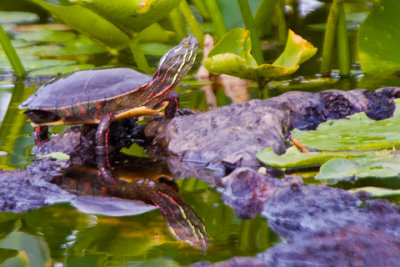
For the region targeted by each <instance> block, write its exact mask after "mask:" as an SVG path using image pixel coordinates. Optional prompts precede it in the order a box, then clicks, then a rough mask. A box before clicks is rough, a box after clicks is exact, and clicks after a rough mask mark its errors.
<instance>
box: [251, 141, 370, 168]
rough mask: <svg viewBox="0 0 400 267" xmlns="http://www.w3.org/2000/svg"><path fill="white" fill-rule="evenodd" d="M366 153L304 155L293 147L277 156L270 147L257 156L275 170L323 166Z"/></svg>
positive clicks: (317, 153)
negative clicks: (334, 159) (335, 160)
mask: <svg viewBox="0 0 400 267" xmlns="http://www.w3.org/2000/svg"><path fill="white" fill-rule="evenodd" d="M365 153H366V152H362V151H355V152H349V151H343V152H308V153H302V152H300V151H299V150H298V149H297V148H296V147H294V146H292V147H290V148H288V149H287V150H286V152H285V154H283V155H277V154H275V152H274V150H273V149H272V148H271V147H268V148H266V149H263V150H260V151H259V152H258V153H257V155H256V156H257V158H258V160H259V161H261V162H262V163H264V164H266V165H268V166H270V167H273V168H306V167H318V166H321V165H322V164H324V163H325V162H327V161H328V160H331V159H333V158H344V159H347V158H354V157H357V156H360V155H363V154H365Z"/></svg>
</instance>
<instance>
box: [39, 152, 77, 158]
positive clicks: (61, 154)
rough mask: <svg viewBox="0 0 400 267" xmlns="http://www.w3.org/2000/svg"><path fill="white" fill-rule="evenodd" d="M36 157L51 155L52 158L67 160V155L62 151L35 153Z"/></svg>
mask: <svg viewBox="0 0 400 267" xmlns="http://www.w3.org/2000/svg"><path fill="white" fill-rule="evenodd" d="M36 156H37V157H51V158H54V159H60V160H68V159H69V155H67V154H65V153H62V152H52V153H50V154H46V155H36Z"/></svg>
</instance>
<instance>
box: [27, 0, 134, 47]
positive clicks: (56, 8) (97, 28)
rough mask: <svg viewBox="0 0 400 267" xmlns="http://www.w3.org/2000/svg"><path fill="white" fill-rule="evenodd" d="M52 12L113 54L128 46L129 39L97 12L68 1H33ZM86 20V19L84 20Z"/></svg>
mask: <svg viewBox="0 0 400 267" xmlns="http://www.w3.org/2000/svg"><path fill="white" fill-rule="evenodd" d="M32 1H33V2H35V3H36V4H38V5H40V6H41V7H43V8H45V9H47V10H48V11H50V12H51V13H52V14H53V15H54V16H56V17H58V18H60V19H61V20H62V21H64V22H65V23H66V24H68V25H70V26H71V27H72V28H75V29H77V30H79V31H80V32H82V33H84V34H85V35H87V36H89V37H90V38H91V39H93V40H95V41H96V42H98V43H100V44H102V45H103V46H105V47H107V48H108V49H109V50H110V51H111V52H112V53H116V49H122V48H125V47H127V46H128V37H127V36H126V34H124V33H123V32H122V31H121V30H120V29H118V28H117V27H116V26H114V25H113V24H112V23H111V22H109V21H107V20H106V19H104V18H103V17H101V16H99V15H98V14H96V13H95V12H93V11H91V10H89V9H87V8H84V7H82V6H79V5H71V4H70V3H68V2H67V1H62V4H61V3H60V1H52V0H32ZM83 18H84V19H83Z"/></svg>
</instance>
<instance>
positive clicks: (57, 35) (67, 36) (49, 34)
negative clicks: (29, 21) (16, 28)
mask: <svg viewBox="0 0 400 267" xmlns="http://www.w3.org/2000/svg"><path fill="white" fill-rule="evenodd" d="M75 37H76V34H75V33H73V32H64V31H48V30H43V31H32V32H21V33H18V34H16V35H15V37H14V38H15V39H17V40H18V39H19V40H24V41H28V42H49V43H63V42H66V41H69V40H71V39H74V38H75Z"/></svg>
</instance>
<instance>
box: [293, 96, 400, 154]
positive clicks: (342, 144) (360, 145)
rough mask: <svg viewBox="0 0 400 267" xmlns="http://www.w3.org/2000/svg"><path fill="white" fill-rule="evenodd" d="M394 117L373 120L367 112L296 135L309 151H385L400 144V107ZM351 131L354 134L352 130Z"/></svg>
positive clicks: (295, 132) (328, 122)
mask: <svg viewBox="0 0 400 267" xmlns="http://www.w3.org/2000/svg"><path fill="white" fill-rule="evenodd" d="M396 102H397V105H396V110H395V113H394V115H393V117H391V118H388V119H385V120H380V121H376V120H372V119H370V118H368V117H367V115H366V114H365V113H363V112H361V113H357V114H354V115H351V116H348V117H347V118H346V119H341V120H329V121H326V122H324V123H321V124H320V125H319V126H318V128H317V129H316V130H313V131H301V130H298V129H294V130H293V131H292V135H293V136H294V137H295V138H296V139H297V140H299V141H300V142H301V143H302V144H303V145H305V146H306V147H308V148H315V149H319V150H325V151H326V150H350V149H382V148H391V147H393V146H398V145H400V135H399V132H400V108H399V107H400V104H399V101H396ZM349 129H351V131H349Z"/></svg>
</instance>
